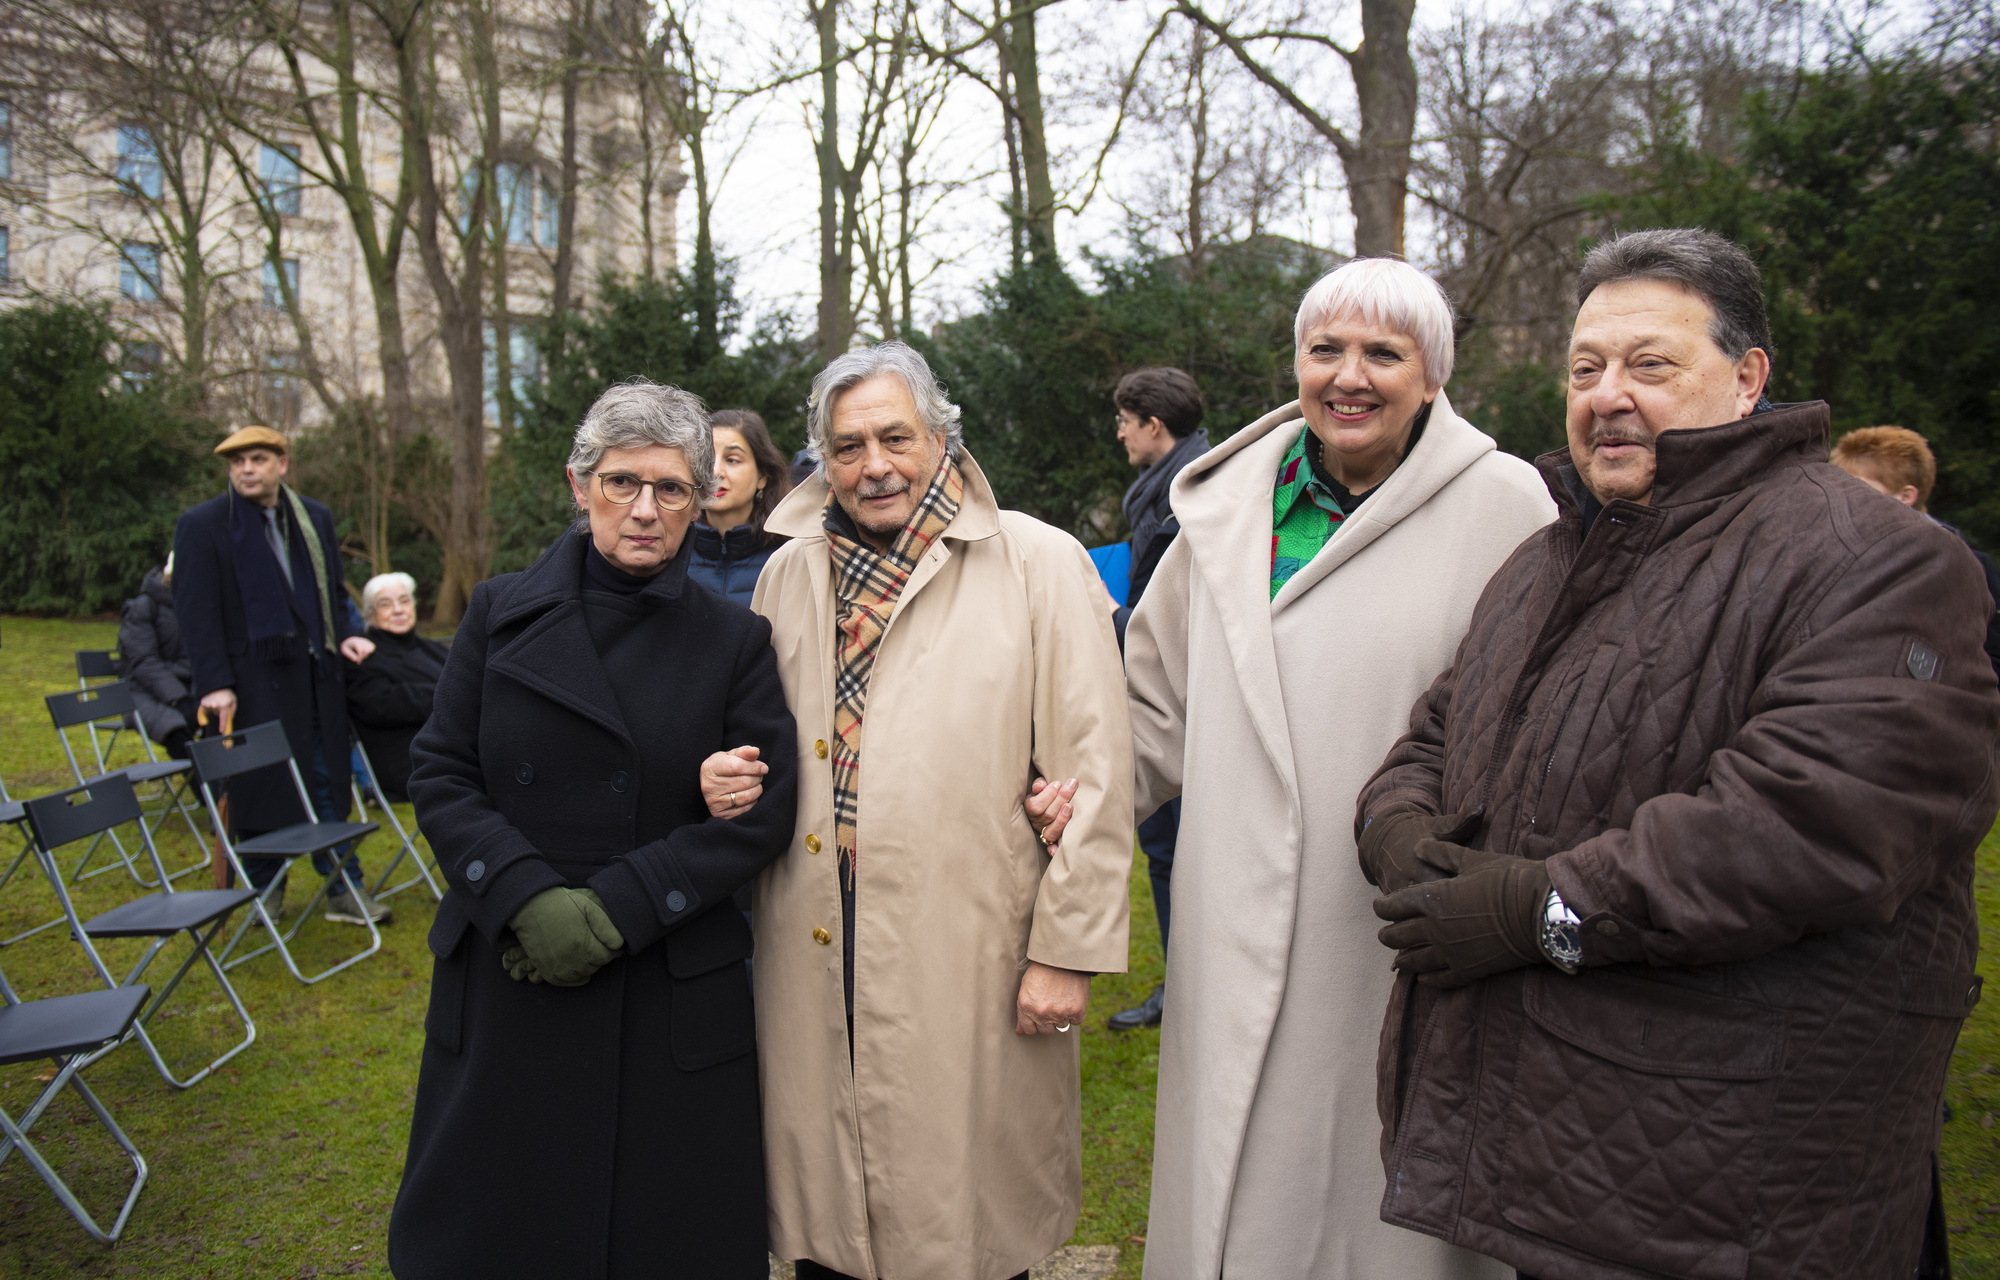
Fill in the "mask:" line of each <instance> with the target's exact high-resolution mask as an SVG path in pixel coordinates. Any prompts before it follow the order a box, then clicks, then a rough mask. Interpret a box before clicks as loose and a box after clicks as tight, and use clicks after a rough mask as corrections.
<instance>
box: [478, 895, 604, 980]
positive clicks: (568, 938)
mask: <svg viewBox="0 0 2000 1280" xmlns="http://www.w3.org/2000/svg"><path fill="white" fill-rule="evenodd" d="M507 927H508V928H510V929H512V930H513V931H514V937H515V939H516V940H517V941H518V942H519V944H520V945H518V946H513V947H509V948H508V949H507V951H506V953H505V954H504V955H502V956H501V957H500V963H501V964H502V965H503V966H505V967H506V970H507V973H508V976H509V977H511V978H513V979H514V981H516V982H546V983H548V984H549V985H550V986H555V987H580V986H582V985H583V984H584V983H586V982H589V981H590V978H591V975H592V974H594V973H596V972H597V971H598V970H599V969H602V968H603V967H604V966H605V965H607V964H610V963H611V962H612V961H613V960H615V959H617V958H618V955H619V954H620V953H621V952H623V951H624V950H625V936H624V935H623V934H621V933H619V932H618V926H617V925H615V924H613V923H611V917H610V915H609V914H607V913H606V912H605V910H604V902H603V900H602V899H600V898H599V897H598V896H597V893H596V891H595V890H592V889H544V890H543V891H542V892H540V893H538V894H536V895H535V896H534V897H532V898H530V899H528V901H527V902H526V903H525V904H523V905H522V907H521V909H520V910H519V911H517V912H515V913H514V918H513V919H512V920H510V921H508V925H507Z"/></svg>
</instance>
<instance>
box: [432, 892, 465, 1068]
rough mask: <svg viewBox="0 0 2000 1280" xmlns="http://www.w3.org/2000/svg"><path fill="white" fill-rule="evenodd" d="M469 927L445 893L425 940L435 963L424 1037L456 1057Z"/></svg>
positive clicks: (462, 1019)
mask: <svg viewBox="0 0 2000 1280" xmlns="http://www.w3.org/2000/svg"><path fill="white" fill-rule="evenodd" d="M471 924H472V921H471V919H470V918H469V917H468V916H467V915H466V914H465V909H464V908H463V907H462V906H461V905H460V904H459V901H458V897H457V895H456V894H451V893H447V894H446V895H445V896H444V901H443V902H442V903H440V904H439V905H438V913H437V919H435V920H433V921H432V922H431V932H430V936H429V938H428V939H426V941H428V942H429V944H430V949H431V955H433V956H434V957H436V959H435V960H434V961H433V962H432V964H431V1006H430V1010H429V1012H427V1013H426V1014H425V1015H424V1034H425V1035H427V1036H429V1037H430V1038H431V1040H432V1041H433V1042H435V1043H436V1045H437V1047H438V1048H440V1049H442V1050H444V1051H445V1052H446V1053H457V1052H458V1051H459V1048H460V1045H461V1044H462V1043H463V1040H464V1027H465V971H466V967H467V966H468V965H469V964H470V963H471V961H470V960H469V958H468V957H467V956H466V954H465V953H466V950H467V948H466V946H465V934H466V931H467V929H468V928H469V927H470V926H471Z"/></svg>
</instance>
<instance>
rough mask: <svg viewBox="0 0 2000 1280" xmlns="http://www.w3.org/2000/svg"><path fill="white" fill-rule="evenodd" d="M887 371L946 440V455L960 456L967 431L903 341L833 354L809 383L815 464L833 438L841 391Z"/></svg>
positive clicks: (808, 428) (808, 441)
mask: <svg viewBox="0 0 2000 1280" xmlns="http://www.w3.org/2000/svg"><path fill="white" fill-rule="evenodd" d="M885 373H893V374H895V375H896V376H897V377H899V378H901V379H902V380H903V385H904V386H905V387H908V388H909V389H910V399H912V400H914V401H916V402H917V417H918V418H919V419H921V420H922V421H923V424H924V426H925V428H926V429H928V430H929V431H930V433H931V434H932V435H938V436H943V437H944V451H945V455H946V456H947V457H952V458H956V457H957V456H958V450H959V446H960V445H961V444H963V443H964V437H965V428H964V427H963V426H961V425H960V424H959V421H958V406H957V405H955V404H953V403H952V402H951V401H950V400H948V399H946V398H945V391H944V384H943V383H941V382H939V381H938V380H937V375H936V374H934V373H932V372H931V367H930V365H929V363H927V362H926V361H925V360H924V358H923V357H922V356H921V355H918V354H917V351H916V348H914V347H912V346H910V345H909V344H907V343H903V342H881V343H877V344H876V345H874V346H872V347H862V348H860V349H859V350H856V351H849V352H847V353H846V354H845V355H839V356H835V357H834V358H833V359H832V360H831V361H829V362H828V363H827V366H826V368H824V369H821V370H820V371H819V376H818V377H816V378H814V379H813V385H812V395H811V396H810V397H809V398H808V399H807V400H806V448H807V449H808V450H810V451H811V452H812V456H813V461H815V462H821V463H823V462H825V461H826V449H827V445H828V444H830V443H831V442H832V437H833V402H834V401H835V400H836V399H838V398H839V396H840V393H841V392H843V391H851V390H853V389H854V388H855V387H858V386H860V385H861V384H862V383H864V382H866V381H868V380H869V379H870V378H877V377H880V376H882V375H883V374H885Z"/></svg>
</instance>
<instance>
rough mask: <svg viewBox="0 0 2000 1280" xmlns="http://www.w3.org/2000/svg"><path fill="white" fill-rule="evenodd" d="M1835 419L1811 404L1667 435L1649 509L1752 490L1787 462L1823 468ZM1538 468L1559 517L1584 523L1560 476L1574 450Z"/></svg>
mask: <svg viewBox="0 0 2000 1280" xmlns="http://www.w3.org/2000/svg"><path fill="white" fill-rule="evenodd" d="M1830 421H1831V418H1830V413H1829V410H1828V409H1827V404H1826V401H1824V400H1806V401H1801V402H1799V403H1797V404H1784V405H1779V406H1777V407H1776V408H1774V409H1772V410H1771V411H1769V412H1768V413H1753V414H1751V415H1750V416H1749V417H1747V418H1738V419H1737V420H1736V421H1734V422H1725V423H1723V424H1722V425H1721V426H1719V427H1705V428H1701V429H1699V430H1688V431H1665V432H1662V433H1661V434H1660V437H1659V440H1658V441H1657V442H1656V443H1655V445H1654V448H1655V449H1656V450H1657V458H1658V463H1659V465H1658V469H1657V470H1656V471H1655V472H1654V476H1653V496H1652V501H1651V502H1650V504H1649V505H1650V506H1653V507H1656V508H1660V509H1667V508H1672V507H1678V506H1686V505H1688V504H1691V503H1700V502H1712V501H1714V500H1715V499H1717V498H1726V497H1728V496H1729V495H1731V494H1733V493H1737V492H1740V491H1741V490H1743V489H1747V488H1749V487H1750V486H1751V485H1752V484H1755V483H1756V482H1757V481H1759V480H1761V479H1763V478H1764V477H1765V476H1767V475H1769V474H1770V473H1771V472H1772V471H1774V470H1776V469H1777V468H1778V467H1780V466H1784V465H1786V464H1788V463H1798V462H1824V461H1826V452H1827V434H1828V425H1829V423H1830ZM1535 466H1536V467H1537V468H1538V469H1540V471H1541V473H1542V479H1543V481H1544V482H1546V483H1547V485H1548V486H1549V494H1550V496H1551V497H1553V498H1554V499H1555V500H1556V508H1557V510H1558V511H1559V512H1560V513H1561V515H1562V517H1563V518H1564V519H1579V520H1580V519H1581V518H1582V514H1583V513H1582V511H1581V510H1580V509H1579V508H1578V505H1577V501H1576V498H1575V496H1574V495H1573V494H1572V493H1571V492H1570V488H1569V485H1568V483H1567V482H1566V481H1565V479H1564V475H1563V473H1564V472H1565V471H1567V472H1569V473H1570V474H1572V475H1574V474H1575V472H1576V467H1575V464H1574V463H1573V462H1571V461H1570V456H1569V450H1568V449H1567V448H1563V449H1557V450H1555V451H1554V452H1551V453H1545V454H1543V455H1542V456H1541V457H1539V458H1536V459H1535Z"/></svg>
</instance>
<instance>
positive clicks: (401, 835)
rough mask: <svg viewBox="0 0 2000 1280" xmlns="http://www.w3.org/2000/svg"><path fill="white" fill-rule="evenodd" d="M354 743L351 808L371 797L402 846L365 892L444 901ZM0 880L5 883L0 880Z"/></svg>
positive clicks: (360, 809) (364, 806)
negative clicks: (411, 868) (408, 865)
mask: <svg viewBox="0 0 2000 1280" xmlns="http://www.w3.org/2000/svg"><path fill="white" fill-rule="evenodd" d="M353 745H354V752H355V754H356V755H358V756H359V757H360V758H361V766H362V768H363V769H365V770H367V773H368V785H367V786H366V787H363V786H362V785H361V779H359V778H350V779H349V782H350V783H351V785H352V786H353V788H354V811H355V812H356V813H358V814H360V815H361V816H362V817H364V818H366V817H367V816H368V797H369V796H374V797H375V803H376V805H377V806H378V807H380V809H381V810H382V816H383V817H385V818H387V819H388V820H389V826H390V827H391V828H393V829H394V830H395V832H396V838H397V839H398V840H400V841H402V842H403V843H402V847H401V848H399V849H397V850H396V856H395V857H394V858H392V859H391V860H390V862H389V865H388V866H387V867H384V868H383V869H382V874H381V875H380V876H378V877H376V880H375V887H374V888H373V889H370V890H369V891H368V892H369V893H370V894H371V895H372V896H373V897H374V898H375V899H376V901H378V902H379V901H381V900H382V899H383V898H387V897H389V896H390V895H392V894H398V893H401V892H402V891H403V890H405V889H407V888H409V887H411V886H412V885H416V884H427V885H429V886H430V890H431V897H432V898H434V899H436V900H437V901H439V902H443V901H444V890H443V889H442V888H440V887H439V886H438V882H437V879H436V877H434V876H432V875H431V869H430V868H429V867H428V866H426V865H425V864H424V855H423V853H422V852H421V851H419V850H418V848H417V846H416V845H415V843H413V842H412V841H411V839H410V833H409V832H408V831H407V830H405V829H404V827H403V820H402V819H401V818H398V817H397V816H396V807H395V806H394V805H392V804H390V803H389V797H388V796H386V795H384V794H383V792H382V780H381V778H380V777H379V776H378V775H377V774H376V772H375V762H374V761H373V760H371V759H370V758H369V757H368V748H366V747H364V746H362V745H361V739H360V738H358V737H356V738H354V739H353ZM404 858H408V859H409V860H410V861H411V862H413V863H415V864H416V868H417V874H415V875H413V876H411V877H409V878H408V879H406V880H404V881H403V882H402V883H401V884H398V885H395V886H393V887H391V888H384V887H383V886H384V885H387V884H388V883H389V877H390V876H392V875H394V874H396V868H397V867H399V866H401V865H402V863H403V859H404ZM0 883H5V882H4V881H0Z"/></svg>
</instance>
